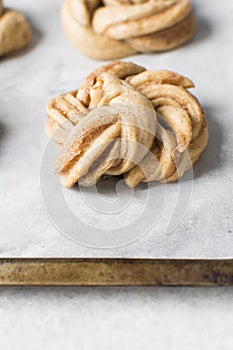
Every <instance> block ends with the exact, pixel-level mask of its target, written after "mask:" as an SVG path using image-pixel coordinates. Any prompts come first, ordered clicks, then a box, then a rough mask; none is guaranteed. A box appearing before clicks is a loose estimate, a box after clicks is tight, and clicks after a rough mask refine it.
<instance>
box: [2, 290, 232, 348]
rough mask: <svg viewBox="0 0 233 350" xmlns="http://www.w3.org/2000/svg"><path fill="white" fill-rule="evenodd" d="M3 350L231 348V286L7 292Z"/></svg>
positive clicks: (3, 296) (3, 294) (3, 292)
mask: <svg viewBox="0 0 233 350" xmlns="http://www.w3.org/2000/svg"><path fill="white" fill-rule="evenodd" d="M0 298H1V303H0V337H1V349H4V350H11V349H32V350H37V349H38V350H40V349H41V348H43V349H44V350H47V349H50V350H53V349H56V350H60V349H62V350H63V349H64V348H66V349H69V350H73V349H82V350H92V349H93V350H96V349H103V350H107V349H112V350H119V349H127V350H131V349H134V350H141V349H145V350H151V349H159V350H160V349H161V350H170V349H172V350H181V349H184V350H186V349H190V350H209V349H210V350H220V349H221V350H231V349H232V344H233V335H232V327H233V316H232V315H233V300H232V289H231V288H196V289H195V288H186V289H185V288H164V289H163V288H44V289H42V288H25V289H23V288H2V289H0Z"/></svg>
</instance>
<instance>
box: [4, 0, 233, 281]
mask: <svg viewBox="0 0 233 350" xmlns="http://www.w3.org/2000/svg"><path fill="white" fill-rule="evenodd" d="M61 4H62V1H56V2H48V1H46V0H41V1H40V2H38V3H33V4H32V3H30V2H29V1H27V0H22V1H21V2H20V4H18V2H16V1H13V0H12V1H11V6H15V8H18V9H20V10H22V11H23V12H24V13H26V15H27V16H28V17H29V20H30V21H31V23H33V32H34V36H33V43H32V45H31V46H30V47H29V48H28V49H27V50H26V51H24V52H22V53H21V54H19V55H14V56H11V57H9V58H4V59H1V61H0V102H1V109H0V173H1V174H0V180H1V181H0V195H1V201H0V213H1V215H0V258H1V260H0V284H2V285H7V284H9V285H17V284H25V285H58V284H59V285H134V284H135V285H231V284H232V278H233V277H232V276H233V267H232V266H233V263H232V259H233V219H232V213H233V200H232V190H233V176H232V168H233V152H232V149H233V138H232V130H233V118H232V110H233V99H232V96H231V95H232V94H231V91H232V87H233V86H232V81H233V61H232V60H231V59H229V57H232V53H233V52H232V51H233V45H232V36H231V33H232V18H231V13H232V11H233V3H231V2H229V1H228V0H224V1H223V2H221V5H220V4H219V2H218V1H211V0H206V1H205V2H203V1H201V0H196V1H193V4H194V8H195V11H196V15H197V17H198V23H199V26H198V28H199V29H198V33H197V35H196V37H195V38H194V39H193V40H192V42H190V43H189V44H187V45H185V46H184V47H182V48H179V49H177V50H175V51H172V52H167V53H162V54H157V55H156V54H153V55H137V56H134V57H130V58H128V59H127V60H132V61H134V62H135V63H137V64H141V65H144V66H145V67H146V68H148V69H153V68H154V69H171V70H173V71H176V72H179V73H181V74H184V75H186V76H188V77H189V78H191V79H192V80H193V81H194V82H195V85H196V87H195V90H194V91H193V93H194V94H195V95H196V96H197V97H198V98H199V100H200V102H201V104H202V106H203V108H204V111H205V114H206V117H207V119H208V123H209V135H210V139H209V144H208V147H207V149H206V151H205V152H204V154H203V156H202V157H201V159H200V161H199V162H198V163H197V164H196V166H195V167H194V170H193V172H192V171H191V172H189V173H188V174H187V175H186V177H184V178H183V179H182V180H180V181H179V182H178V183H174V184H169V185H160V184H152V185H151V186H149V187H150V188H149V189H148V188H147V187H146V186H145V185H141V186H139V187H138V188H137V189H136V190H135V191H134V192H131V190H126V189H125V188H124V185H123V184H122V182H120V185H117V184H116V183H115V184H114V183H111V182H110V183H109V182H108V180H106V181H107V182H104V185H103V184H102V185H100V187H99V188H98V191H97V192H96V193H95V192H93V191H88V190H80V189H79V188H78V187H75V188H74V189H72V190H62V189H61V188H60V187H59V182H58V179H57V178H56V175H55V174H54V171H53V164H52V163H53V159H54V157H55V155H56V152H57V151H56V148H54V146H53V145H51V144H50V143H48V138H47V136H46V135H45V133H44V124H45V121H46V112H45V105H46V103H47V101H48V99H49V98H51V97H54V96H57V95H58V94H60V93H61V92H66V91H70V90H73V89H76V88H77V87H78V86H79V84H80V82H81V80H82V79H83V78H84V77H85V75H86V74H87V73H89V72H90V71H91V70H92V69H93V68H94V67H96V66H97V65H99V64H100V62H97V61H94V60H89V59H86V58H84V57H83V56H82V55H81V54H79V53H78V52H76V50H75V49H74V48H72V47H71V46H70V44H69V43H68V42H67V40H66V38H65V36H64V34H63V32H62V29H61V25H60V19H59V8H60V5H61ZM127 191H129V192H127ZM148 196H149V197H148ZM118 197H119V198H120V202H118V201H117V199H118ZM60 199H62V200H63V204H64V203H66V204H67V203H68V206H69V208H71V209H72V211H73V212H74V214H75V215H74V216H73V219H75V220H77V226H76V228H77V230H75V231H72V230H70V227H69V223H70V222H71V221H72V220H73V219H72V220H71V221H70V220H69V215H68V212H66V207H63V206H61V205H60V204H61V202H59V200H60ZM130 201H131V202H130ZM118 203H120V206H121V208H122V207H123V205H122V203H124V204H125V205H126V208H128V209H125V210H123V211H118V212H117V210H115V212H114V208H117V205H118ZM129 203H130V204H129ZM145 203H146V205H145ZM93 205H94V210H93ZM106 208H108V209H107V215H106V211H104V212H103V210H106ZM97 209H98V210H97ZM113 212H114V213H113ZM116 212H117V214H116ZM113 214H114V215H115V216H111V215H113ZM67 225H68V226H67Z"/></svg>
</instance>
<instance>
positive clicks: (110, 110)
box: [46, 62, 208, 187]
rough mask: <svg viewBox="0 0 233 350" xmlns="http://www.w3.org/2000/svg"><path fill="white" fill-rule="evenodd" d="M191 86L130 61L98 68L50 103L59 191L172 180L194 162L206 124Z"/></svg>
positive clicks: (185, 80)
mask: <svg viewBox="0 0 233 350" xmlns="http://www.w3.org/2000/svg"><path fill="white" fill-rule="evenodd" d="M193 87H194V85H193V83H192V81H191V80H189V79H188V78H185V77H183V76H181V75H179V74H177V73H174V72H171V71H166V70H161V71H156V70H155V71H147V70H145V69H144V68H143V67H140V66H137V65H135V64H133V63H130V62H112V63H110V64H108V65H105V66H101V67H99V68H97V69H95V70H94V71H93V72H92V73H91V74H90V75H88V76H87V77H86V79H85V80H84V82H83V84H82V86H81V87H80V89H79V90H76V91H73V92H71V93H67V94H63V95H61V96H59V97H58V98H56V99H53V100H51V101H50V102H49V103H48V106H47V113H48V121H47V125H46V130H47V133H48V134H49V136H51V137H52V139H53V141H54V142H56V143H58V144H61V145H62V152H61V155H60V157H59V159H58V161H57V164H56V166H57V169H58V172H59V173H60V175H61V181H62V184H63V185H64V186H67V187H70V186H73V185H74V183H75V182H79V183H80V184H81V185H83V186H92V185H94V184H95V183H96V182H98V181H99V179H100V178H101V176H102V175H103V174H107V175H119V174H123V176H124V178H125V181H126V183H127V185H128V186H131V187H133V186H136V185H137V184H139V183H140V182H148V181H161V182H171V181H175V180H177V179H178V178H179V177H181V176H182V175H183V174H184V172H185V171H187V170H188V169H189V168H190V167H192V165H193V164H194V163H195V162H196V161H197V160H198V158H199V156H200V155H201V153H202V152H203V150H204V149H205V147H206V145H207V141H208V129H207V122H206V119H205V116H204V113H203V111H202V108H201V106H200V104H199V102H198V100H197V99H196V98H195V97H194V96H193V95H192V94H191V93H190V92H189V91H188V89H189V88H193Z"/></svg>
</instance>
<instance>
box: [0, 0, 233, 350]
mask: <svg viewBox="0 0 233 350" xmlns="http://www.w3.org/2000/svg"><path fill="white" fill-rule="evenodd" d="M193 3H194V6H195V9H196V13H197V15H198V18H199V33H198V34H197V36H196V38H195V39H194V40H193V42H192V43H190V44H189V45H188V46H186V47H184V48H181V49H179V50H176V51H173V52H169V53H165V54H161V55H146V56H140V55H139V56H137V57H134V58H132V59H133V60H134V61H135V62H137V63H139V64H143V65H145V66H146V67H148V68H152V67H154V68H168V69H169V68H170V69H173V70H176V71H178V72H181V73H183V74H185V75H187V76H189V77H190V78H192V79H193V80H194V81H195V83H196V87H197V88H196V89H195V94H196V95H197V96H198V97H199V98H200V100H201V102H202V104H203V105H204V107H205V111H206V114H207V117H208V120H209V126H210V143H209V147H208V150H207V151H206V153H205V155H204V157H203V158H202V159H201V161H200V162H199V164H198V165H197V167H196V168H195V174H196V180H195V188H194V194H193V200H192V206H191V208H190V212H189V214H188V216H187V217H186V220H185V222H184V224H183V226H182V227H183V228H182V229H181V230H183V231H182V232H183V233H184V232H186V236H185V239H182V240H176V241H174V242H173V247H174V249H173V251H169V254H170V252H171V253H172V254H173V256H177V257H179V256H182V254H184V252H185V253H186V255H187V256H193V255H194V256H195V255H197V254H198V253H199V254H200V255H204V254H206V251H207V250H208V251H209V254H210V256H216V255H219V256H226V257H232V256H233V243H232V232H233V230H232V216H231V215H232V145H233V141H232V124H233V118H232V109H233V108H232V107H233V99H232V75H233V69H232V68H233V67H232V53H233V51H232V48H233V45H232V16H233V3H232V2H231V1H230V0H224V1H221V2H220V1H218V0H215V1H213V0H206V1H203V0H196V1H193ZM60 4H61V1H47V0H40V1H38V2H32V1H29V0H21V1H20V3H19V2H18V1H16V0H14V1H13V0H9V1H7V5H9V6H14V7H16V8H19V9H22V10H23V11H24V12H25V13H26V14H27V15H28V17H29V18H30V20H31V22H32V23H33V26H34V40H33V44H32V46H31V48H30V49H29V50H27V52H26V53H25V54H21V55H19V56H17V57H12V58H10V59H4V60H1V62H0V81H1V85H0V90H1V93H0V96H1V110H0V121H1V139H0V142H1V144H0V164H1V182H0V191H1V199H2V198H4V200H1V209H0V211H1V218H0V220H1V226H0V227H1V246H0V254H1V256H15V255H19V256H32V255H40V256H51V255H53V254H54V253H56V255H60V256H69V255H87V254H90V255H92V254H93V252H92V253H89V250H85V249H83V248H80V247H79V246H78V247H79V248H78V249H80V250H79V251H78V253H77V245H76V244H73V243H72V242H70V241H68V240H67V239H65V238H64V237H62V236H61V235H60V234H59V233H57V231H56V230H55V229H54V228H53V227H52V226H51V224H50V222H49V220H48V218H47V216H46V214H45V212H44V210H43V208H42V205H41V199H40V195H39V164H38V159H39V155H40V154H41V152H42V150H43V148H44V146H45V144H46V140H47V139H46V136H45V135H44V121H45V113H44V105H45V104H46V102H47V99H48V97H51V96H56V95H57V94H58V93H60V92H62V91H66V90H68V89H70V88H74V87H76V85H75V82H76V80H77V81H79V80H80V78H82V77H83V76H84V75H85V74H86V73H87V72H88V71H90V69H91V68H92V67H93V64H95V63H94V62H93V61H91V60H88V59H84V58H83V57H82V56H81V55H79V54H78V53H77V52H76V51H75V50H74V49H73V48H72V47H71V46H70V45H69V43H68V42H67V41H66V39H65V37H64V35H63V33H62V31H61V28H60V22H59V7H60ZM207 163H208V168H207V167H206V164H207ZM200 198H201V200H200ZM13 202H14V206H12V203H13ZM26 212H27V213H28V214H27V215H24V214H25V213H26ZM200 213H202V215H200ZM230 231H231V232H230ZM22 232H23V233H24V238H23V239H22ZM205 232H208V234H209V236H211V238H212V240H209V238H210V237H208V239H207V237H206V235H205ZM183 237H184V236H183ZM223 238H224V239H223ZM210 242H212V243H210ZM143 243H145V242H143V241H141V242H138V243H137V245H136V246H134V252H135V254H136V255H138V256H143V255H142V250H141V247H142V245H143ZM195 247H196V248H195ZM193 248H194V250H193ZM159 249H160V247H158V252H159ZM160 252H161V254H162V253H163V252H164V247H163V250H161V251H160ZM127 253H128V252H126V251H125V250H124V249H123V250H121V251H120V253H119V255H122V256H124V255H125V254H126V255H127ZM169 254H167V255H168V256H169ZM104 255H106V254H104ZM165 255H166V254H165ZM0 298H1V302H0V342H1V343H0V346H1V348H2V349H4V350H5V349H13V348H19V349H21V348H25V349H27V348H28V349H29V348H30V349H41V347H43V348H44V349H63V348H64V347H65V346H67V348H69V349H74V348H77V347H79V348H81V349H96V348H102V349H109V348H112V349H119V348H125V349H141V348H145V349H154V348H158V349H160V348H161V349H181V348H184V349H187V348H190V349H214V350H215V349H232V341H233V339H232V326H233V316H232V311H233V310H232V308H233V302H232V289H230V288H218V289H216V288H210V289H205V288H186V289H183V288H166V289H162V288H44V289H42V288H25V289H23V288H1V289H0Z"/></svg>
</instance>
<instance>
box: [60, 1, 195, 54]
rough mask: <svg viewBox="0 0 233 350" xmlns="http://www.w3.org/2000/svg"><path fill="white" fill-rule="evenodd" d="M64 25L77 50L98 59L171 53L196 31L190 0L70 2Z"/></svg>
mask: <svg viewBox="0 0 233 350" xmlns="http://www.w3.org/2000/svg"><path fill="white" fill-rule="evenodd" d="M62 23H63V27H64V30H65V32H66V34H67V36H68V37H69V39H70V40H71V42H72V43H73V44H74V46H76V47H77V48H78V49H79V50H80V51H81V52H82V53H84V54H85V55H87V56H89V57H92V58H95V59H113V58H118V57H124V56H129V55H132V54H136V53H138V52H153V51H166V50H171V49H174V48H176V47H178V46H180V45H182V44H184V43H185V42H187V41H188V40H189V39H190V38H191V37H192V36H193V35H194V33H195V30H196V21H195V17H194V14H193V10H192V6H191V4H190V1H189V0H104V1H103V2H102V1H100V0H87V1H86V0H66V2H65V3H64V5H63V8H62Z"/></svg>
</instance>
